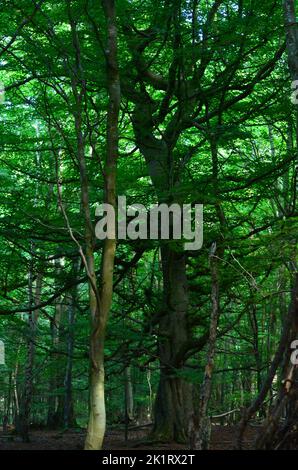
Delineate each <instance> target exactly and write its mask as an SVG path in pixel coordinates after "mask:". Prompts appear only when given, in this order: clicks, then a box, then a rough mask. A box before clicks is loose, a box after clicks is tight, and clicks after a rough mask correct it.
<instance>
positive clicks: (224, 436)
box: [0, 426, 257, 450]
mask: <svg viewBox="0 0 298 470" xmlns="http://www.w3.org/2000/svg"><path fill="white" fill-rule="evenodd" d="M235 433H236V428H235V427H231V426H229V427H228V426H213V427H212V438H211V449H212V450H231V449H233V448H234V442H235ZM256 434H257V429H256V428H250V427H249V428H248V429H247V433H246V438H245V441H244V448H245V449H251V448H252V445H253V442H254V439H255V437H256ZM147 435H148V428H147V429H146V430H138V431H131V432H130V433H129V439H128V441H127V442H125V439H124V431H122V430H120V431H119V430H113V431H108V432H107V435H106V439H105V442H104V449H105V450H112V449H114V450H125V449H126V450H127V449H135V450H137V449H146V450H158V449H164V450H179V449H187V447H186V446H183V445H179V444H174V443H172V444H171V443H170V444H158V443H150V442H147V443H146V437H147ZM84 438H85V432H84V431H83V430H79V431H77V430H69V431H67V432H64V433H62V432H58V431H47V430H32V432H31V442H30V443H23V442H22V440H21V438H20V437H18V436H15V435H13V434H10V435H9V438H8V437H7V434H6V435H5V436H4V435H3V433H2V432H1V430H0V450H80V449H83V444H84Z"/></svg>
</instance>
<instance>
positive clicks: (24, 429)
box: [19, 263, 42, 442]
mask: <svg viewBox="0 0 298 470" xmlns="http://www.w3.org/2000/svg"><path fill="white" fill-rule="evenodd" d="M32 264H33V263H31V266H30V270H29V305H30V306H31V307H32V306H33V305H34V303H36V304H37V305H38V304H39V303H40V296H41V286H42V275H41V274H40V273H39V274H38V276H37V280H36V290H35V293H34V287H33V265H32ZM38 315H39V311H38V310H35V311H31V312H29V315H28V330H27V363H26V368H25V384H24V390H23V394H22V397H21V406H20V419H19V422H20V432H21V436H22V439H23V441H24V442H29V440H30V439H29V425H30V413H31V404H32V397H33V374H34V358H35V340H36V323H37V319H38Z"/></svg>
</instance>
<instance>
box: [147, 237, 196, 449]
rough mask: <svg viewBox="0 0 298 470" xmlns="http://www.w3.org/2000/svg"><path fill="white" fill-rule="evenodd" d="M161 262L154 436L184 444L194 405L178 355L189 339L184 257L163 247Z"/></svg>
mask: <svg viewBox="0 0 298 470" xmlns="http://www.w3.org/2000/svg"><path fill="white" fill-rule="evenodd" d="M161 259H162V268H163V279H164V312H162V313H161V316H160V320H159V339H158V351H159V361H160V380H159V385H158V392H157V397H156V402H155V423H154V430H153V436H154V438H155V439H157V440H161V441H171V440H175V441H176V442H185V441H186V440H187V435H188V419H189V415H190V412H191V401H192V400H191V397H192V394H191V387H190V384H189V383H187V382H186V381H185V380H184V378H183V377H182V374H183V367H184V359H183V358H179V354H178V353H179V351H180V350H181V348H183V346H184V344H185V343H186V342H187V340H188V337H189V332H188V326H187V317H186V316H187V308H188V292H187V278H186V266H185V255H184V253H178V252H175V251H173V250H172V249H171V248H170V247H169V246H166V245H164V246H163V247H162V248H161ZM177 370H179V375H178V374H177Z"/></svg>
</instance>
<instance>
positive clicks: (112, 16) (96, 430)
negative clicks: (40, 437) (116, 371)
mask: <svg viewBox="0 0 298 470" xmlns="http://www.w3.org/2000/svg"><path fill="white" fill-rule="evenodd" d="M102 6H103V10H104V13H105V17H106V22H107V47H106V60H107V77H108V92H109V110H108V117H107V157H106V164H105V172H104V176H105V203H106V204H109V205H110V206H112V207H113V208H114V209H116V169H117V159H118V140H119V137H118V120H119V111H120V78H119V71H118V63H117V21H116V2H115V1H114V0H102ZM115 251H116V236H115V237H114V238H113V239H106V240H105V242H104V248H103V255H102V267H101V290H100V292H99V295H98V294H97V293H96V292H95V293H94V292H93V294H92V297H93V301H92V303H94V307H95V308H93V312H92V333H91V345H90V347H91V371H90V415H89V423H88V429H87V437H86V442H85V449H86V450H97V449H101V447H102V442H103V438H104V434H105V425H106V412H105V399H104V338H105V329H106V324H107V320H108V314H109V311H110V308H111V304H112V295H113V273H114V260H115Z"/></svg>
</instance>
